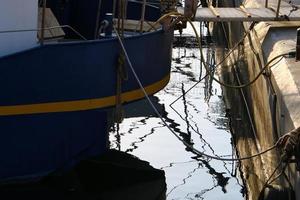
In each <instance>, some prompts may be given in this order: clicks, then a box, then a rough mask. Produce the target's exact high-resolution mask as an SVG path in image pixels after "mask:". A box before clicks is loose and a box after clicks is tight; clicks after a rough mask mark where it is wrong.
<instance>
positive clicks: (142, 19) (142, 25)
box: [140, 0, 146, 33]
mask: <svg viewBox="0 0 300 200" xmlns="http://www.w3.org/2000/svg"><path fill="white" fill-rule="evenodd" d="M145 11H146V0H143V6H142V14H141V26H140V32H141V33H142V32H143V30H144V20H145Z"/></svg>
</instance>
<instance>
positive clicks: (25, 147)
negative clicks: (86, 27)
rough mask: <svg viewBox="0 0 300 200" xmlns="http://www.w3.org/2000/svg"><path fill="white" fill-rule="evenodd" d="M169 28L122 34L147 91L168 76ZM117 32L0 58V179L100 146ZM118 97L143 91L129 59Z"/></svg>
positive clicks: (66, 162)
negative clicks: (111, 36)
mask: <svg viewBox="0 0 300 200" xmlns="http://www.w3.org/2000/svg"><path fill="white" fill-rule="evenodd" d="M172 37H173V33H172V32H171V31H170V32H164V31H161V30H160V31H155V32H151V33H146V34H142V35H136V36H131V37H128V38H126V39H125V47H126V49H127V50H128V54H129V57H130V59H131V61H132V64H133V66H134V68H135V70H136V72H137V74H138V76H139V78H140V79H141V81H142V84H143V85H144V87H145V88H146V90H147V92H148V93H149V94H153V93H155V92H157V91H159V90H160V89H162V88H163V87H164V86H165V85H166V84H167V83H168V80H169V75H170V65H171V46H172V45H171V44H172ZM120 53H121V50H120V46H119V44H118V41H117V39H115V38H114V39H104V40H95V41H85V42H71V43H57V44H48V45H44V46H40V47H38V48H34V49H31V50H27V51H24V52H21V53H17V54H14V55H10V56H6V57H2V58H0V72H1V75H0V91H1V92H0V130H1V133H0V134H1V140H0V163H1V164H0V182H3V181H10V180H13V181H15V180H18V179H21V180H24V179H31V178H39V177H41V176H44V175H46V174H48V173H50V172H53V171H58V170H59V171H61V170H64V169H68V168H69V167H71V166H73V165H74V164H75V163H77V162H78V161H79V160H81V159H84V158H87V157H90V156H94V155H97V154H101V153H102V152H104V151H105V150H106V149H107V134H106V132H107V130H106V128H107V119H106V112H105V109H107V108H109V107H112V106H114V105H115V99H116V88H117V85H116V77H117V71H116V68H117V65H118V58H119V55H120ZM125 66H126V67H125V68H126V71H127V74H128V80H126V81H123V82H122V100H123V103H126V102H130V101H135V100H138V99H140V98H143V97H144V96H143V93H142V92H141V90H140V88H139V86H138V84H137V82H136V80H135V78H134V77H133V74H132V72H131V70H130V69H129V67H128V66H127V65H125Z"/></svg>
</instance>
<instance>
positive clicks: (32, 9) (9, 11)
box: [0, 0, 38, 57]
mask: <svg viewBox="0 0 300 200" xmlns="http://www.w3.org/2000/svg"><path fill="white" fill-rule="evenodd" d="M37 28H38V0H0V31H7V30H22V29H37ZM37 45H38V43H37V31H32V32H18V33H0V57H1V56H4V55H9V54H12V53H16V52H19V51H22V50H26V49H29V48H32V47H35V46H37Z"/></svg>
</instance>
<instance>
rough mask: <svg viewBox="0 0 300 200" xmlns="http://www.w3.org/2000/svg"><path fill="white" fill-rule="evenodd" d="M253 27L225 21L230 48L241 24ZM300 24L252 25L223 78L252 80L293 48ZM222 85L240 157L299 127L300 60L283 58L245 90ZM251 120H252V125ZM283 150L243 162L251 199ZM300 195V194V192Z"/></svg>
mask: <svg viewBox="0 0 300 200" xmlns="http://www.w3.org/2000/svg"><path fill="white" fill-rule="evenodd" d="M236 2H237V1H236ZM277 2H278V1H276V0H269V6H270V7H272V8H274V7H276V5H277ZM293 2H295V1H293ZM244 3H245V6H246V7H262V6H264V3H265V0H246V1H245V2H244ZM282 3H283V4H286V3H287V2H284V1H283V2H282ZM249 26H250V24H249V23H244V24H243V25H241V24H234V23H230V24H227V25H226V28H227V29H228V30H227V31H226V33H227V34H228V35H229V39H230V42H228V44H229V47H232V46H234V44H235V43H236V42H237V41H238V40H239V39H240V38H241V31H240V30H241V27H244V28H245V30H247V29H248V28H249ZM299 26H300V23H299V22H294V23H292V22H272V23H271V22H268V23H266V22H263V23H259V24H256V25H255V28H254V30H253V31H251V33H250V35H249V36H248V37H246V39H245V40H244V41H243V45H241V47H240V48H239V49H238V50H236V51H235V52H234V53H233V54H232V56H230V57H229V58H228V59H227V60H226V62H225V63H224V64H223V66H222V68H220V71H219V72H220V74H222V75H221V80H222V81H223V82H227V83H232V84H237V82H236V80H237V77H238V78H239V79H240V80H241V82H242V83H246V82H248V81H249V80H252V79H253V78H254V77H255V76H256V75H257V74H258V73H259V71H260V70H261V69H262V68H263V67H264V66H265V64H266V63H267V62H268V61H269V60H271V59H272V58H273V57H274V56H277V55H279V54H281V53H286V52H289V51H292V50H294V49H295V47H296V44H295V39H296V28H297V27H299ZM218 60H219V61H220V60H222V53H220V54H219V57H218ZM223 89H224V94H225V101H226V104H227V107H228V109H229V111H230V113H229V114H230V116H231V124H232V131H233V135H234V138H235V143H236V147H237V150H238V152H239V156H240V157H245V156H249V155H253V154H255V153H257V152H259V151H262V150H264V149H267V148H269V147H270V146H272V145H273V144H275V142H276V141H277V139H278V138H279V137H280V136H281V135H283V134H284V133H286V132H288V131H290V130H292V129H293V128H295V127H298V126H300V93H299V91H300V62H297V63H296V62H295V59H294V58H283V59H281V60H280V61H279V62H278V63H276V64H275V65H274V66H273V67H272V69H269V70H267V71H266V73H264V75H263V76H261V77H260V78H259V79H258V80H257V81H256V82H255V83H254V84H252V85H251V86H250V87H247V88H244V89H242V90H237V89H229V88H223ZM242 94H243V95H244V96H245V99H246V101H247V104H248V107H249V114H250V118H249V117H248V116H247V113H246V112H247V110H246V109H245V105H244V103H243V98H242V97H241V95H242ZM236 102H240V103H236ZM251 121H252V123H253V125H254V128H253V130H251ZM247 122H248V123H247ZM241 123H242V124H241ZM245 123H246V124H245ZM279 154H280V152H276V151H272V152H269V153H267V154H265V155H263V156H261V157H259V158H256V159H252V160H248V161H243V162H242V165H241V171H242V173H243V177H244V178H245V180H246V186H247V189H248V191H249V193H248V199H251V200H252V199H253V200H256V199H257V198H258V196H259V192H260V191H261V189H262V187H263V185H264V183H265V182H266V181H267V180H268V178H269V177H270V176H271V174H272V172H273V171H274V169H275V168H276V166H277V165H278V162H279V160H280V155H279ZM279 171H280V170H279ZM287 172H288V176H289V179H290V180H291V182H292V184H293V185H294V188H298V190H299V189H300V187H299V186H298V182H299V181H298V180H299V178H298V173H296V172H295V167H294V164H291V165H290V166H289V169H288V170H287ZM275 176H276V175H275ZM274 184H279V185H281V186H283V187H287V182H286V180H285V179H284V178H282V176H281V177H280V178H278V179H277V180H276V181H275V182H274ZM297 196H298V199H300V195H297Z"/></svg>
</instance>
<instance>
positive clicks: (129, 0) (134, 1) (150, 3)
mask: <svg viewBox="0 0 300 200" xmlns="http://www.w3.org/2000/svg"><path fill="white" fill-rule="evenodd" d="M128 2H132V3H138V4H143V2H142V1H137V0H128ZM146 5H147V6H149V7H152V8H159V6H155V5H160V3H159V2H157V3H155V2H147V3H146Z"/></svg>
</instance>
